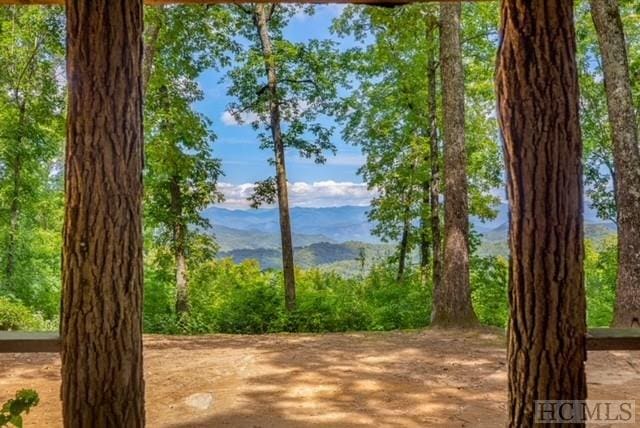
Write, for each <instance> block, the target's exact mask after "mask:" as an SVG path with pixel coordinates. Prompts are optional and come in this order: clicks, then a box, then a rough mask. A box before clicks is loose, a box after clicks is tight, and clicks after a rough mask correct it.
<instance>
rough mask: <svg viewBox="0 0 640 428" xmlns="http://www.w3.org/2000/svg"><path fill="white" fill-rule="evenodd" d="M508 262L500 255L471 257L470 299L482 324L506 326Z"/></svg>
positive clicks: (507, 318) (507, 314)
mask: <svg viewBox="0 0 640 428" xmlns="http://www.w3.org/2000/svg"><path fill="white" fill-rule="evenodd" d="M508 267H509V266H508V264H507V261H506V260H505V259H503V258H502V257H473V259H472V262H471V299H472V301H473V308H474V309H475V311H476V315H478V319H479V320H480V322H481V323H482V324H484V325H492V326H496V327H506V325H507V321H508V320H509V301H508V295H507V294H508V287H509V281H508V274H509V270H508Z"/></svg>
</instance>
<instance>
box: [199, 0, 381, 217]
mask: <svg viewBox="0 0 640 428" xmlns="http://www.w3.org/2000/svg"><path fill="white" fill-rule="evenodd" d="M342 9H343V6H339V5H323V6H318V7H317V8H316V13H315V14H314V15H313V16H308V15H304V14H302V13H300V14H298V15H296V16H294V18H293V19H292V20H291V22H290V24H289V26H288V28H287V29H286V32H285V36H286V37H287V38H288V39H289V40H292V41H301V42H302V41H306V40H309V39H335V40H337V41H339V42H340V44H341V46H342V47H347V46H350V45H352V44H353V43H354V42H353V41H352V40H340V39H337V38H336V37H335V36H332V35H331V33H330V31H329V27H330V25H331V21H332V20H333V19H334V18H335V17H337V16H338V15H339V14H340V13H341V11H342ZM224 76H225V71H220V72H216V71H214V70H209V71H207V72H205V73H204V74H203V75H202V76H201V77H200V79H199V83H200V85H201V87H202V89H203V90H204V93H205V98H204V100H202V101H201V102H198V103H197V104H196V105H195V107H196V109H197V110H198V111H200V112H201V113H203V114H205V115H206V116H207V117H209V118H210V119H211V120H212V121H213V125H212V128H213V130H214V131H215V133H216V134H217V135H218V139H217V141H216V142H215V143H214V144H213V150H214V154H215V156H216V157H218V158H220V159H222V165H223V170H224V173H225V177H223V178H222V180H221V181H222V182H223V183H222V185H221V188H222V190H223V191H224V192H225V194H226V196H227V202H226V203H225V204H224V205H226V206H228V207H233V208H242V207H244V206H245V205H246V202H245V201H244V199H245V198H246V196H248V194H249V193H250V190H251V189H250V186H249V185H250V184H251V183H254V182H255V181H258V180H262V179H265V178H267V177H269V176H272V175H273V167H272V166H271V165H269V164H268V162H267V160H268V159H269V157H271V153H270V152H269V151H267V150H260V148H259V143H258V141H257V138H256V132H255V131H254V130H253V129H252V128H251V127H250V126H249V125H240V124H238V123H237V122H236V121H235V120H234V119H233V117H232V116H231V115H230V114H229V113H228V112H227V111H226V110H227V106H228V104H229V103H230V102H231V101H232V99H231V98H230V97H228V96H227V95H226V90H227V86H228V82H224V81H223V82H222V83H220V81H221V79H223V78H224ZM325 123H326V124H327V125H329V126H331V125H335V126H336V132H335V133H334V136H333V143H334V144H335V146H336V148H337V154H336V156H331V155H330V156H329V157H328V161H327V163H326V164H325V165H315V164H314V163H313V162H312V161H310V160H308V159H303V158H300V157H299V156H298V155H297V153H296V152H294V151H292V152H290V153H287V173H288V179H289V182H290V183H292V195H291V199H292V203H293V205H297V206H327V205H330V206H337V205H366V204H367V203H368V200H369V198H370V196H371V194H370V193H369V192H367V191H366V187H365V186H363V185H362V179H361V178H360V177H359V176H358V175H357V170H358V168H359V167H360V166H361V165H362V163H363V161H364V157H363V156H362V154H361V151H360V148H358V147H354V146H352V145H349V144H345V143H344V142H343V141H342V139H341V138H340V127H339V126H337V125H336V124H335V123H333V121H332V120H330V119H326V120H325Z"/></svg>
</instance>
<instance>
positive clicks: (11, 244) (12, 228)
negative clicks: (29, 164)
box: [5, 90, 26, 290]
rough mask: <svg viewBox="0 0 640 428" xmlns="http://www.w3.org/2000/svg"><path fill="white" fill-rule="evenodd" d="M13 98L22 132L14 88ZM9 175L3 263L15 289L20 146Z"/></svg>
mask: <svg viewBox="0 0 640 428" xmlns="http://www.w3.org/2000/svg"><path fill="white" fill-rule="evenodd" d="M15 100H16V102H18V103H19V105H20V118H19V120H18V126H19V129H20V131H19V132H20V133H21V134H22V132H23V128H24V122H25V116H26V106H25V101H24V100H23V101H22V102H20V101H19V95H18V91H17V90H16V94H15ZM17 144H18V145H22V144H25V141H24V140H23V139H22V138H21V137H20V138H18V141H17ZM10 165H11V166H10V171H11V175H12V176H13V177H12V178H13V180H12V181H13V189H12V191H11V204H10V206H9V237H8V242H7V250H6V251H7V263H6V265H5V280H6V282H7V285H8V286H9V289H10V290H15V289H16V288H15V287H16V284H15V283H14V276H15V273H16V258H17V257H18V255H17V246H18V233H19V229H20V211H21V207H20V196H21V193H22V183H21V182H22V153H21V148H20V147H18V148H17V151H16V155H15V157H14V158H13V160H12V162H11V164H10Z"/></svg>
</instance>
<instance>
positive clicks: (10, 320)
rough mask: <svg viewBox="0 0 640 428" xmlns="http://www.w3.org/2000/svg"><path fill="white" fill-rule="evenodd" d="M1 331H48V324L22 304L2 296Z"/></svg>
mask: <svg viewBox="0 0 640 428" xmlns="http://www.w3.org/2000/svg"><path fill="white" fill-rule="evenodd" d="M0 330H47V323H46V322H45V321H44V319H43V318H42V316H41V315H40V314H38V313H35V312H33V311H32V310H31V309H29V308H28V307H27V306H25V305H23V304H22V303H20V302H17V301H14V300H11V299H9V298H7V297H2V296H0Z"/></svg>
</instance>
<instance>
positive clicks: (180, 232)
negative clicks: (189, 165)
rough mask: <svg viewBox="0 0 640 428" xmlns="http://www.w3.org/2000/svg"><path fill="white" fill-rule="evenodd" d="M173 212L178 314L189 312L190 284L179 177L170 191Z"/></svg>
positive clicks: (172, 183)
mask: <svg viewBox="0 0 640 428" xmlns="http://www.w3.org/2000/svg"><path fill="white" fill-rule="evenodd" d="M169 191H170V193H171V211H172V215H173V218H174V225H173V249H174V257H175V261H176V314H178V315H184V314H186V313H188V312H189V282H188V276H187V256H186V253H185V249H186V245H187V243H186V240H187V225H186V224H185V223H184V220H183V218H182V190H181V189H180V181H179V178H178V177H173V178H172V180H171V185H170V189H169Z"/></svg>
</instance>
